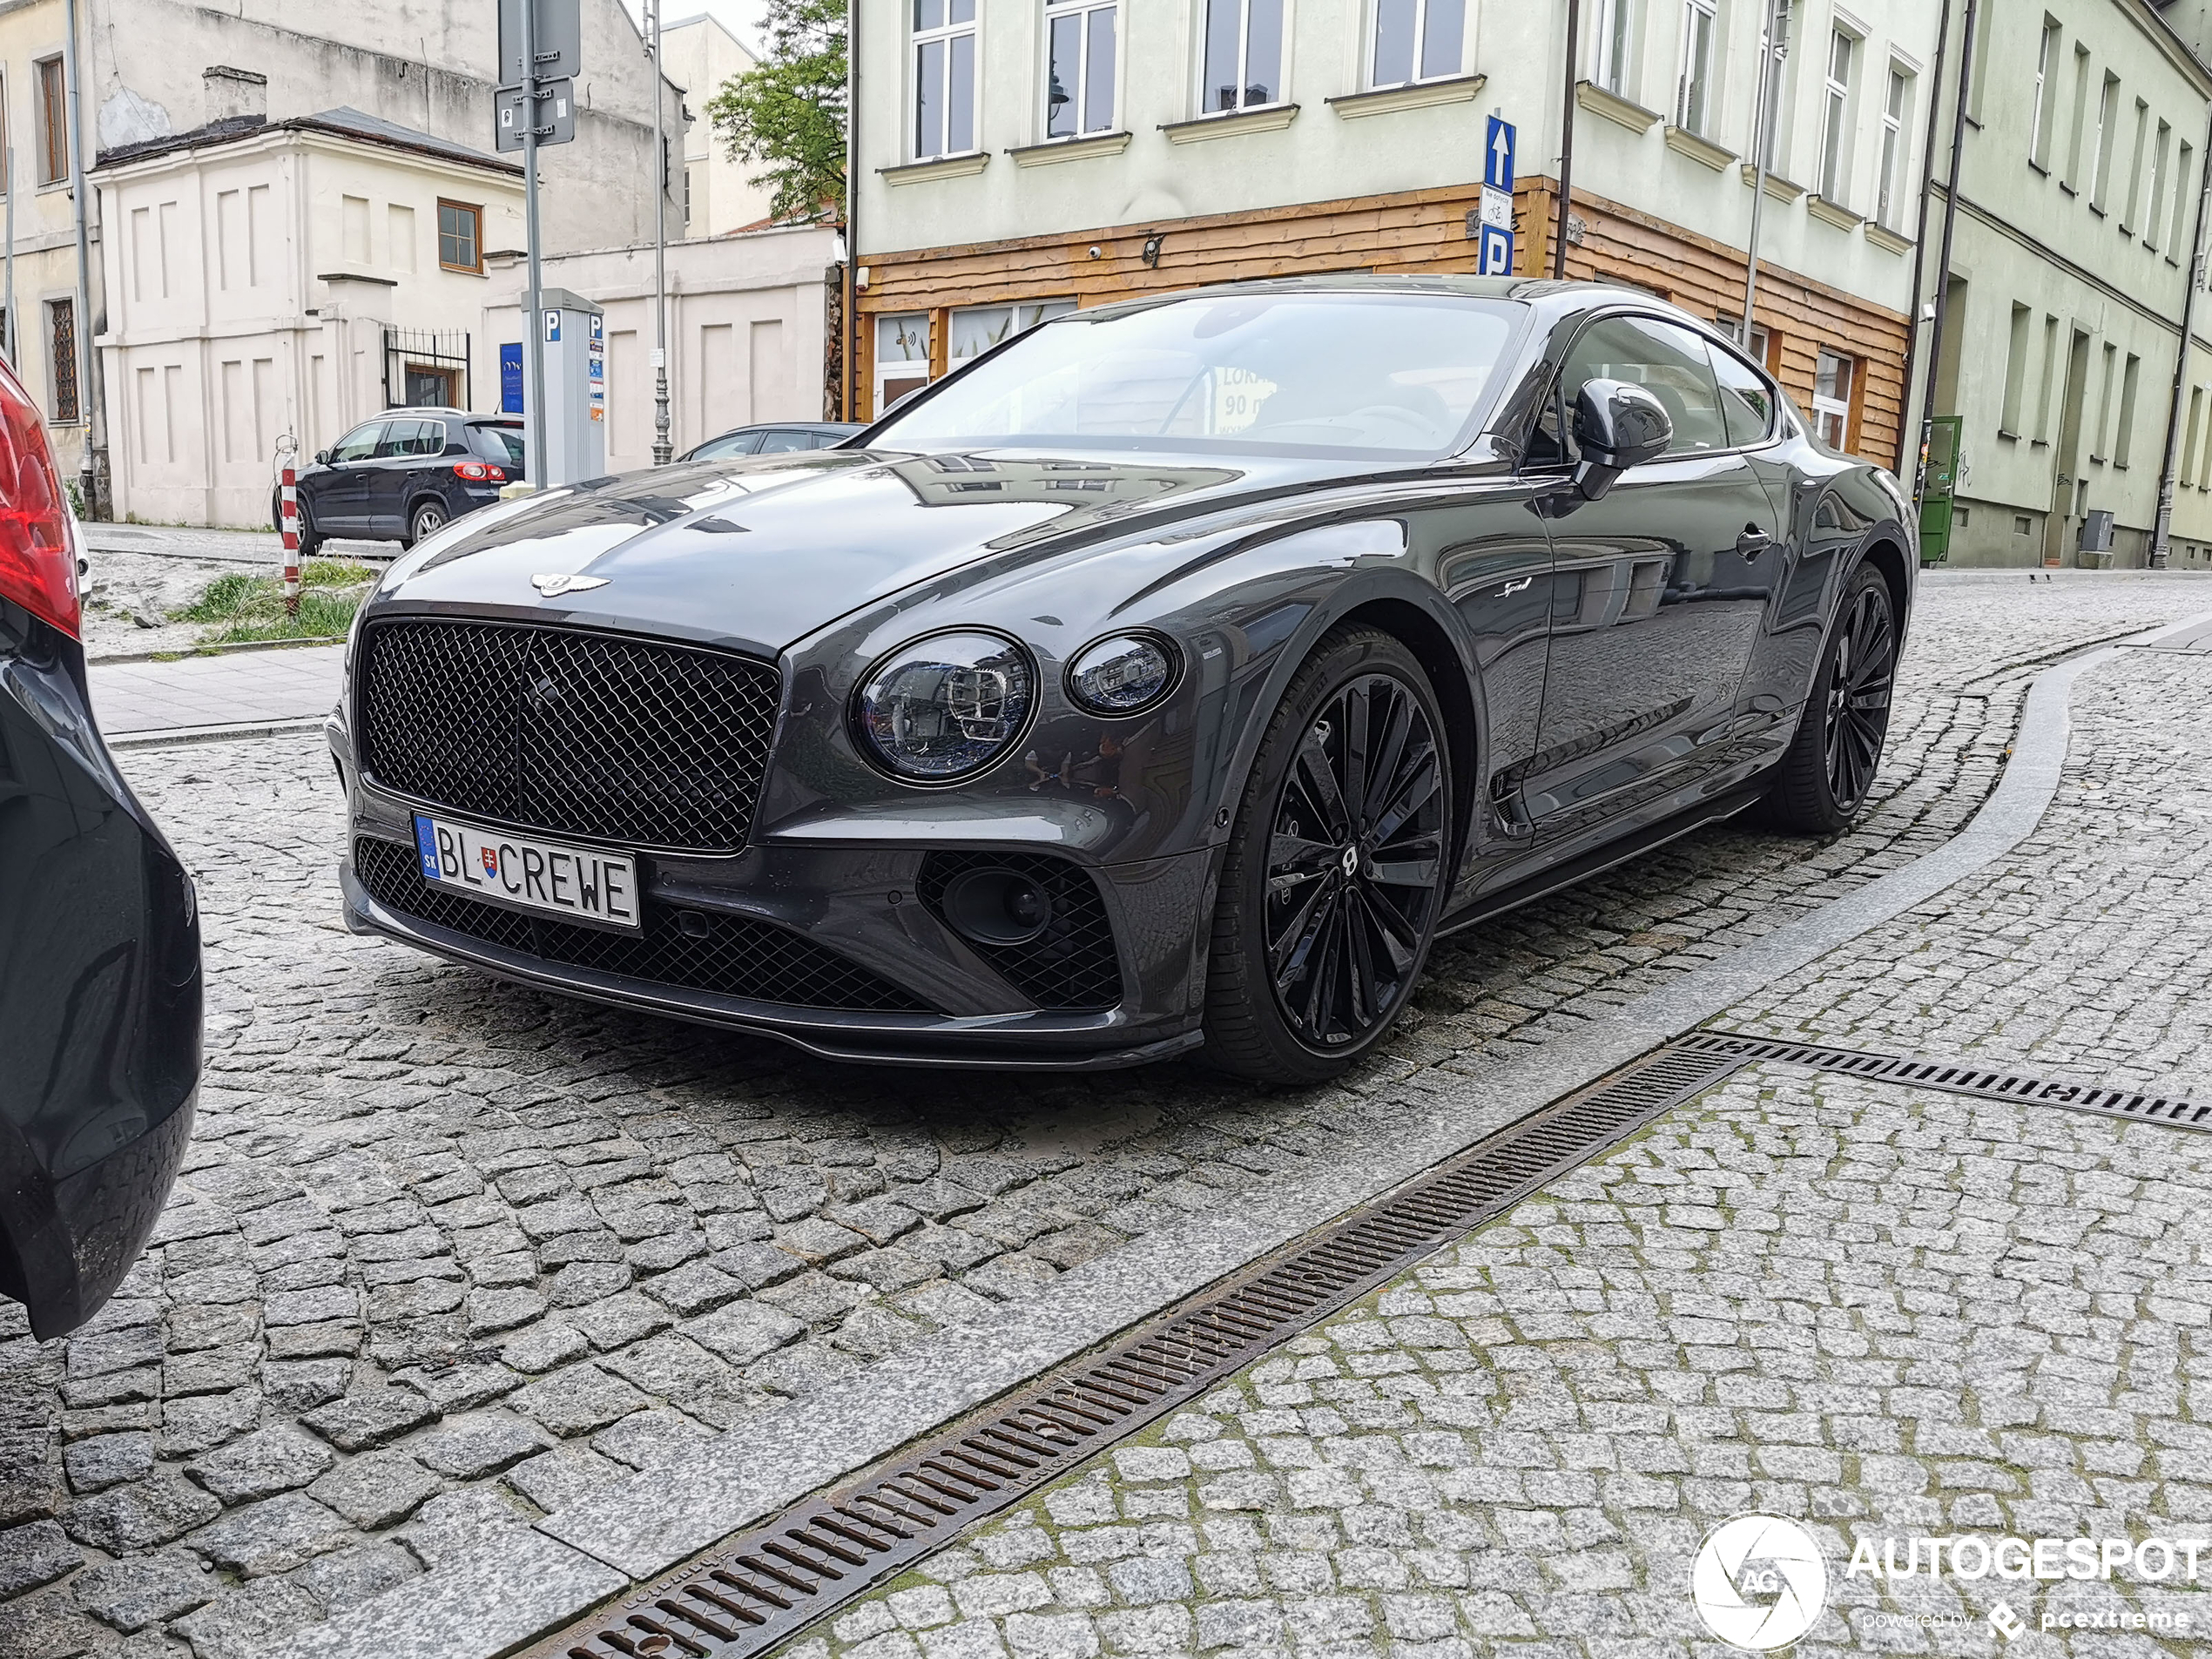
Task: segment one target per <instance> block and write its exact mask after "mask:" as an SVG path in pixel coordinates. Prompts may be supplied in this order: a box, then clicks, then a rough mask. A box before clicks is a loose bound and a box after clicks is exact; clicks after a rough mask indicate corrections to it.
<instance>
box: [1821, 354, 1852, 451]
mask: <svg viewBox="0 0 2212 1659" xmlns="http://www.w3.org/2000/svg"><path fill="white" fill-rule="evenodd" d="M1824 358H1832V359H1833V360H1834V361H1837V362H1838V363H1841V364H1842V365H1843V366H1844V395H1843V396H1842V397H1841V398H1840V399H1838V398H1832V397H1824V396H1822V395H1821V393H1820V364H1821V360H1822V359H1824ZM1857 385H1858V359H1857V358H1855V357H1850V356H1846V355H1845V354H1844V353H1842V352H1839V351H1831V350H1829V349H1828V347H1825V346H1823V347H1820V348H1819V351H1818V352H1817V354H1816V355H1815V356H1814V358H1813V377H1812V386H1813V392H1812V429H1813V431H1814V433H1815V434H1816V435H1817V436H1818V437H1819V439H1820V441H1821V442H1823V443H1825V444H1826V445H1827V446H1828V447H1829V448H1831V449H1835V450H1838V451H1841V450H1843V449H1844V446H1845V445H1846V444H1848V443H1849V442H1851V393H1852V391H1853V389H1854V388H1856V387H1857ZM1829 421H1834V422H1835V423H1836V435H1835V436H1834V437H1833V438H1831V437H1830V436H1829V435H1828V422H1829Z"/></svg>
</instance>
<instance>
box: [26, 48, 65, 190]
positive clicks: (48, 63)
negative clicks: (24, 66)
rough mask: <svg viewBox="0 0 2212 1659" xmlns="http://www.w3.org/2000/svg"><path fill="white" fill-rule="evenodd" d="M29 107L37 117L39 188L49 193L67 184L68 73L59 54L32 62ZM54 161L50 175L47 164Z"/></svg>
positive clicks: (36, 58)
mask: <svg viewBox="0 0 2212 1659" xmlns="http://www.w3.org/2000/svg"><path fill="white" fill-rule="evenodd" d="M30 73H31V78H32V87H31V98H32V103H31V107H32V110H33V112H34V113H35V114H36V115H37V118H38V154H37V166H38V188H39V189H41V190H52V189H56V188H58V187H59V186H61V185H66V184H67V183H68V182H69V175H70V165H69V71H68V70H67V68H65V67H64V64H63V60H62V56H61V54H60V53H59V52H57V53H55V54H54V55H53V56H52V57H35V58H33V59H32V60H31V64H30ZM50 73H51V76H52V78H53V82H52V84H53V85H54V87H55V89H56V91H55V97H54V99H53V105H52V109H51V118H49V116H50V111H49V110H48V107H47V100H46V91H47V84H48V81H47V77H48V75H49V74H50ZM50 161H51V162H53V163H54V164H55V165H56V171H54V172H52V173H51V175H50V174H49V173H48V171H47V163H48V162H50Z"/></svg>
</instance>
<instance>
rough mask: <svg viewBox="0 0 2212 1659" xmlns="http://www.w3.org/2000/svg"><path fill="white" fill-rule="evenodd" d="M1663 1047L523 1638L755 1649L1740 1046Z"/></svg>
mask: <svg viewBox="0 0 2212 1659" xmlns="http://www.w3.org/2000/svg"><path fill="white" fill-rule="evenodd" d="M1750 1059H1751V1056H1748V1055H1747V1056H1743V1057H1741V1058H1739V1057H1737V1056H1736V1055H1732V1054H1727V1053H1719V1052H1704V1051H1697V1052H1690V1051H1685V1050H1683V1049H1681V1048H1680V1047H1679V1046H1678V1045H1670V1046H1669V1047H1668V1048H1664V1049H1658V1050H1656V1051H1655V1052H1654V1053H1652V1054H1650V1055H1647V1056H1646V1057H1644V1058H1643V1059H1642V1060H1640V1061H1637V1062H1635V1063H1633V1064H1632V1065H1629V1066H1628V1067H1625V1068H1623V1069H1622V1070H1620V1071H1617V1072H1615V1073H1614V1074H1613V1075H1612V1076H1610V1077H1608V1078H1604V1079H1602V1080H1601V1081H1599V1082H1596V1083H1594V1084H1592V1085H1591V1086H1590V1087H1589V1088H1588V1089H1582V1090H1580V1091H1578V1092H1576V1093H1575V1094H1573V1095H1569V1096H1567V1097H1566V1098H1564V1099H1563V1100H1561V1101H1558V1102H1556V1103H1554V1104H1552V1105H1550V1106H1548V1107H1545V1108H1543V1109H1541V1110H1539V1111H1537V1112H1536V1113H1534V1115H1532V1116H1528V1117H1526V1118H1523V1119H1522V1120H1521V1122H1520V1123H1516V1124H1514V1125H1513V1126H1512V1127H1511V1128H1509V1129H1506V1130H1501V1131H1500V1132H1499V1133H1498V1134H1496V1135H1494V1136H1490V1137H1489V1138H1488V1139H1487V1140H1485V1141H1483V1142H1481V1143H1479V1144H1478V1145H1475V1146H1474V1147H1470V1148H1469V1149H1468V1150H1466V1151H1465V1152H1462V1153H1460V1155H1459V1156H1458V1157H1454V1158H1452V1159H1450V1160H1448V1161H1447V1162H1446V1163H1443V1164H1441V1165H1440V1166H1438V1168H1437V1169H1435V1170H1432V1171H1430V1172H1429V1173H1427V1174H1426V1175H1424V1176H1422V1177H1419V1178H1418V1179H1417V1180H1415V1181H1414V1182H1413V1183H1411V1184H1408V1185H1407V1186H1406V1187H1404V1188H1402V1189H1400V1190H1399V1191H1398V1192H1396V1193H1394V1194H1393V1195H1391V1196H1390V1197H1385V1198H1380V1199H1378V1200H1376V1201H1375V1202H1374V1203H1372V1204H1366V1205H1363V1206H1362V1207H1361V1208H1360V1209H1359V1210H1357V1211H1353V1212H1352V1214H1351V1216H1350V1217H1347V1218H1346V1219H1345V1220H1344V1221H1341V1222H1339V1223H1337V1224H1334V1225H1332V1227H1330V1228H1329V1229H1328V1230H1327V1231H1325V1233H1324V1234H1323V1235H1322V1236H1321V1237H1320V1238H1318V1239H1316V1240H1313V1241H1311V1242H1309V1243H1307V1244H1303V1245H1301V1246H1298V1247H1297V1248H1295V1249H1294V1250H1293V1251H1291V1253H1290V1254H1288V1255H1286V1256H1280V1257H1278V1258H1276V1259H1275V1260H1273V1261H1272V1262H1269V1263H1262V1264H1258V1265H1256V1266H1254V1267H1251V1268H1250V1269H1247V1270H1246V1271H1244V1273H1242V1274H1240V1275H1239V1276H1238V1277H1237V1278H1234V1279H1232V1280H1231V1281H1230V1283H1229V1288H1228V1289H1226V1290H1225V1291H1220V1290H1216V1291H1208V1292H1206V1293H1204V1296H1203V1297H1202V1298H1194V1300H1193V1301H1192V1302H1191V1303H1188V1304H1185V1305H1184V1307H1183V1308H1182V1309H1180V1310H1177V1311H1172V1312H1168V1313H1165V1314H1163V1315H1161V1316H1159V1317H1158V1318H1156V1319H1154V1320H1152V1321H1150V1323H1149V1324H1148V1325H1145V1326H1143V1327H1141V1328H1140V1330H1139V1332H1138V1333H1137V1334H1136V1335H1135V1336H1133V1337H1130V1338H1127V1339H1123V1340H1122V1341H1121V1342H1119V1343H1117V1344H1116V1345H1114V1346H1112V1347H1111V1348H1109V1350H1108V1351H1107V1352H1104V1353H1103V1354H1102V1355H1099V1356H1097V1357H1096V1358H1093V1359H1087V1360H1077V1361H1076V1362H1074V1363H1073V1364H1071V1365H1070V1366H1067V1367H1065V1368H1064V1369H1063V1370H1062V1372H1060V1373H1059V1374H1057V1375H1056V1376H1055V1378H1053V1379H1050V1380H1048V1381H1045V1382H1043V1383H1042V1384H1036V1385H1032V1386H1030V1387H1028V1389H1026V1390H1025V1391H1023V1392H1022V1393H1020V1394H1018V1395H1016V1396H1015V1398H1014V1399H1013V1400H1012V1402H1011V1403H1010V1404H1007V1405H1003V1406H995V1407H993V1408H991V1409H990V1410H988V1411H986V1412H984V1413H979V1414H978V1415H976V1416H974V1417H973V1418H970V1419H968V1420H967V1421H966V1422H964V1423H962V1424H961V1425H959V1426H955V1427H953V1428H951V1429H948V1430H947V1431H945V1432H944V1433H941V1434H939V1435H937V1436H935V1437H934V1438H933V1439H932V1440H929V1441H927V1443H925V1445H924V1447H922V1448H921V1449H920V1450H918V1451H913V1452H909V1453H906V1454H905V1455H903V1456H901V1457H900V1458H898V1459H896V1460H894V1461H892V1462H890V1463H888V1464H886V1465H881V1466H879V1467H878V1468H877V1469H876V1470H875V1471H874V1472H873V1473H871V1474H867V1475H865V1476H863V1477H862V1478H860V1480H855V1481H853V1483H851V1484H850V1485H848V1486H846V1487H842V1488H840V1489H839V1490H838V1491H835V1492H833V1493H832V1494H830V1495H828V1496H827V1497H825V1498H820V1499H816V1500H812V1501H807V1502H806V1503H803V1504H801V1505H799V1507H796V1508H794V1509H791V1510H788V1511H786V1512H785V1513H784V1514H781V1515H779V1516H778V1517H777V1518H776V1519H775V1520H773V1521H770V1522H768V1523H767V1524H765V1525H764V1526H762V1527H757V1528H755V1529H753V1530H752V1531H750V1532H747V1533H744V1534H739V1535H738V1538H736V1539H735V1540H734V1541H731V1542H729V1543H726V1544H723V1545H719V1546H718V1547H717V1548H715V1549H714V1550H713V1552H712V1553H711V1554H709V1555H707V1556H705V1557H703V1558H702V1559H700V1560H698V1561H694V1562H692V1563H691V1564H690V1565H689V1566H686V1567H683V1568H678V1569H677V1570H676V1571H675V1572H673V1573H671V1574H670V1575H667V1576H665V1577H664V1578H662V1579H661V1580H659V1581H658V1582H656V1583H653V1584H651V1585H648V1586H646V1587H644V1588H641V1589H639V1590H637V1591H634V1592H632V1593H631V1595H628V1596H627V1597H625V1598H624V1599H623V1600H622V1601H620V1602H616V1603H614V1604H612V1605H611V1606H610V1607H607V1608H603V1609H602V1610H601V1611H599V1612H598V1613H597V1614H595V1615H593V1616H592V1617H590V1618H589V1619H587V1620H584V1621H583V1622H580V1623H578V1624H577V1625H575V1626H573V1627H571V1628H570V1629H568V1630H566V1631H564V1632H563V1633H562V1634H560V1635H556V1636H554V1637H551V1638H550V1639H549V1640H547V1641H546V1642H542V1643H540V1644H539V1645H538V1646H537V1647H536V1648H535V1649H531V1653H532V1655H533V1656H535V1659H631V1656H648V1655H664V1656H687V1659H697V1656H707V1655H711V1656H715V1659H738V1656H747V1655H754V1654H760V1653H765V1651H767V1649H770V1648H772V1647H773V1646H774V1645H775V1644H776V1643H777V1642H781V1641H783V1640H784V1639H786V1637H788V1636H790V1635H792V1634H794V1633H795V1632H797V1631H798V1630H799V1629H802V1628H803V1627H805V1626H806V1625H808V1624H811V1623H813V1622H814V1621H815V1620H817V1619H819V1618H821V1617H822V1616H824V1615H826V1614H828V1613H830V1612H832V1611H833V1610H834V1609H835V1608H837V1607H838V1606H840V1605H841V1604H842V1603H844V1602H846V1601H848V1600H849V1599H851V1598H852V1597H853V1596H855V1595H859V1594H860V1592H862V1591H863V1590H866V1589H867V1588H871V1587H872V1586H873V1585H876V1584H879V1583H880V1582H882V1581H884V1580H885V1579H887V1578H890V1577H892V1576H893V1575H895V1574H897V1573H899V1572H900V1571H903V1570H904V1569H905V1568H907V1567H908V1566H910V1565H912V1564H913V1563H914V1561H918V1560H920V1559H921V1557H923V1556H924V1555H927V1554H931V1553H932V1552H933V1551H934V1550H936V1549H938V1548H941V1546H942V1545H943V1544H945V1543H946V1542H948V1541H949V1540H950V1539H951V1538H952V1536H953V1534H955V1533H958V1532H960V1531H961V1529H962V1528H964V1527H968V1525H969V1524H971V1523H972V1522H974V1521H980V1520H981V1519H983V1518H984V1517H986V1516H988V1515H990V1514H995V1513H996V1512H997V1511H999V1510H1001V1509H1003V1508H1005V1507H1007V1506H1008V1505H1009V1504H1012V1503H1014V1502H1015V1501H1017V1500H1018V1499H1020V1498H1022V1497H1023V1496H1025V1495H1027V1494H1029V1493H1031V1492H1034V1491H1035V1490H1036V1489H1037V1488H1039V1487H1042V1486H1045V1485H1047V1484H1048V1483H1049V1482H1051V1481H1053V1480H1057V1479H1058V1478H1059V1477H1060V1476H1061V1475H1062V1474H1065V1473H1067V1472H1068V1470H1069V1469H1070V1468H1072V1467H1074V1466H1075V1465H1076V1463H1078V1462H1080V1461H1081V1460H1082V1459H1083V1458H1084V1457H1086V1456H1088V1455H1089V1453H1092V1452H1094V1451H1096V1450H1098V1449H1099V1448H1100V1447H1103V1446H1107V1445H1109V1444H1111V1443H1113V1442H1115V1441H1116V1440H1122V1439H1123V1438H1124V1437H1125V1436H1127V1435H1129V1434H1130V1433H1135V1432H1136V1430H1137V1429H1139V1428H1141V1427H1143V1426H1144V1425H1145V1424H1147V1423H1149V1422H1151V1421H1152V1420H1155V1419H1157V1418H1159V1417H1161V1416H1163V1415H1164V1414H1165V1413H1168V1412H1170V1411H1171V1410H1173V1409H1174V1408H1175V1407H1176V1406H1180V1405H1182V1404H1184V1402H1186V1401H1188V1400H1190V1399H1196V1398H1197V1396H1198V1395H1200V1394H1202V1393H1204V1392H1205V1391H1206V1390H1207V1389H1208V1388H1210V1387H1211V1386H1213V1385H1214V1384H1215V1383H1216V1382H1217V1381H1219V1380H1220V1379H1223V1378H1224V1377H1226V1376H1229V1375H1231V1374H1232V1373H1233V1372H1238V1371H1239V1370H1242V1369H1243V1368H1244V1366H1247V1365H1249V1364H1251V1361H1252V1360H1253V1359H1257V1358H1258V1357H1259V1355H1261V1354H1262V1353H1264V1352H1266V1351H1267V1350H1269V1349H1271V1348H1272V1347H1273V1346H1275V1345H1277V1344H1278V1343H1280V1342H1283V1341H1285V1340H1286V1339H1289V1338H1291V1337H1293V1336H1295V1335H1297V1334H1298V1332H1301V1331H1304V1330H1306V1329H1307V1328H1309V1327H1310V1326H1311V1325H1312V1324H1313V1323H1314V1322H1315V1321H1316V1320H1318V1319H1321V1318H1325V1317H1326V1316H1327V1315H1328V1314H1330V1313H1332V1312H1335V1311H1336V1310H1337V1309H1339V1308H1341V1307H1344V1306H1345V1305H1349V1304H1350V1303H1352V1302H1354V1301H1356V1300H1358V1299H1359V1298H1360V1297H1362V1296H1364V1295H1366V1293H1367V1292H1368V1291H1371V1290H1372V1289H1374V1288H1376V1287H1377V1286H1378V1285H1383V1284H1386V1283H1387V1282H1389V1280H1390V1279H1392V1278H1394V1277H1396V1275H1397V1274H1398V1273H1399V1272H1400V1271H1403V1270H1404V1269H1405V1268H1406V1266H1407V1265H1408V1264H1410V1263H1412V1262H1414V1261H1417V1260H1419V1259H1420V1258H1422V1257H1423V1256H1426V1255H1427V1254H1428V1253H1429V1252H1430V1251H1433V1250H1435V1249H1436V1248H1437V1246H1438V1245H1439V1244H1441V1243H1443V1242H1444V1241H1445V1240H1447V1239H1448V1238H1453V1237H1454V1236H1456V1235H1458V1234H1460V1233H1463V1232H1465V1231H1467V1230H1469V1229H1470V1228H1474V1227H1478V1226H1480V1225H1481V1224H1483V1223H1484V1222H1486V1221H1487V1220H1489V1219H1490V1218H1491V1217H1494V1216H1496V1215H1498V1214H1500V1213H1501V1212H1502V1211H1505V1210H1507V1209H1508V1208H1510V1207H1511V1206H1512V1205H1513V1204H1515V1203H1517V1202H1518V1201H1519V1200H1520V1199H1521V1198H1522V1197H1525V1196H1527V1194H1528V1193H1531V1192H1533V1191H1534V1190H1536V1189H1537V1188H1539V1187H1541V1186H1542V1185H1543V1184H1544V1183H1546V1182H1547V1181H1549V1180H1550V1179H1551V1178H1552V1177H1554V1176H1556V1175H1559V1174H1561V1173H1562V1172H1563V1171H1565V1170H1571V1169H1574V1168H1575V1167H1576V1166H1578V1165H1580V1164H1582V1163H1588V1161H1589V1160H1590V1159H1591V1158H1594V1157H1597V1156H1599V1155H1600V1154H1602V1153H1603V1152H1604V1151H1605V1150H1607V1149H1608V1148H1609V1147H1611V1146H1613V1145H1614V1144H1615V1143H1617V1142H1619V1141H1620V1140H1622V1138H1624V1137H1625V1136H1628V1135H1629V1134H1631V1133H1633V1132H1634V1131H1635V1130H1638V1129H1640V1128H1642V1126H1643V1125H1644V1124H1646V1123H1649V1122H1650V1121H1651V1120H1652V1119H1654V1118H1656V1117H1657V1116H1660V1115H1661V1114H1662V1113H1663V1112H1666V1111H1668V1110H1669V1109H1672V1108H1674V1107H1676V1106H1678V1105H1680V1104H1682V1103H1683V1102H1684V1101H1686V1100H1689V1099H1690V1098H1691V1097H1692V1096H1696V1095H1698V1094H1701V1093H1703V1091H1704V1090H1706V1089H1710V1088H1711V1087H1712V1086H1713V1085H1714V1084H1716V1083H1717V1082H1722V1081H1723V1080H1724V1079H1726V1078H1727V1077H1729V1076H1731V1075H1732V1074H1733V1073H1735V1072H1736V1071H1737V1070H1738V1069H1741V1068H1742V1067H1743V1066H1744V1065H1746V1064H1749V1063H1750Z"/></svg>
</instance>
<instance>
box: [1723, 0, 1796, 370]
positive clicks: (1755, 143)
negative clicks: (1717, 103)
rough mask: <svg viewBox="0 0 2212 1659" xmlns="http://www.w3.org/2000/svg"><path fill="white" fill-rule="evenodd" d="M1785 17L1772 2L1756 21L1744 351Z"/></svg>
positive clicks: (1785, 7) (1755, 298) (1781, 2)
mask: <svg viewBox="0 0 2212 1659" xmlns="http://www.w3.org/2000/svg"><path fill="white" fill-rule="evenodd" d="M1789 15H1790V0H1774V3H1773V4H1772V5H1770V7H1768V9H1767V15H1766V16H1765V17H1764V18H1762V19H1761V20H1760V27H1759V92H1758V98H1759V107H1758V108H1757V110H1755V111H1752V116H1751V148H1752V150H1753V152H1755V153H1754V154H1753V156H1752V158H1751V159H1752V161H1753V163H1754V164H1755V165H1757V168H1758V176H1757V178H1755V179H1752V181H1751V245H1750V247H1748V248H1746V249H1745V250H1744V265H1745V274H1744V278H1743V321H1742V322H1741V323H1740V324H1738V325H1737V331H1736V338H1737V343H1738V344H1739V345H1741V346H1742V347H1743V349H1744V350H1745V351H1749V350H1750V349H1751V314H1752V312H1753V311H1754V310H1756V309H1757V306H1758V303H1759V221H1760V219H1762V218H1763V217H1764V213H1765V210H1766V174H1767V156H1768V154H1769V152H1771V151H1772V150H1773V148H1774V131H1773V128H1774V115H1775V111H1774V105H1775V103H1776V102H1777V100H1776V98H1775V96H1774V65H1775V60H1776V59H1777V58H1778V57H1781V56H1783V55H1784V53H1786V52H1787V51H1789V47H1788V45H1787V44H1785V43H1784V40H1783V37H1782V31H1783V29H1784V25H1785V24H1786V23H1787V21H1788V19H1789ZM1762 366H1763V367H1764V365H1762Z"/></svg>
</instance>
